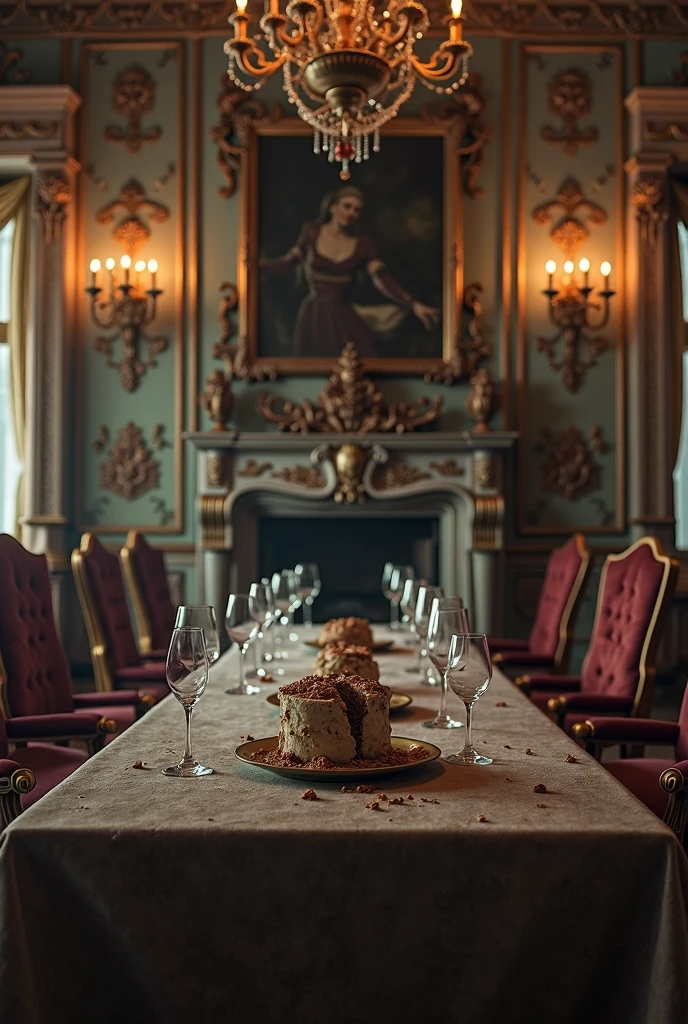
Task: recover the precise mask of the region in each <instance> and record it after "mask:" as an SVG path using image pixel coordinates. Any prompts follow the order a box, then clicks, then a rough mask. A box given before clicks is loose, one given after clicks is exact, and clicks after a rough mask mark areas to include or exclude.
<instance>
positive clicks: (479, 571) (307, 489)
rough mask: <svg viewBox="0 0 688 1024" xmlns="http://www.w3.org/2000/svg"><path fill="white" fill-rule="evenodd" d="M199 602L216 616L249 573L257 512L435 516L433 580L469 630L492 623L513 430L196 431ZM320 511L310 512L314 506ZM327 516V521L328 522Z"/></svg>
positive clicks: (494, 628)
mask: <svg viewBox="0 0 688 1024" xmlns="http://www.w3.org/2000/svg"><path fill="white" fill-rule="evenodd" d="M185 436H186V438H187V440H190V441H191V442H192V443H193V444H194V446H195V447H196V449H197V459H198V467H197V468H198V471H197V476H196V479H197V481H198V495H197V508H198V514H199V520H200V523H199V526H200V529H199V536H200V538H201V542H200V548H199V552H198V572H199V578H200V588H201V589H200V591H199V599H200V598H202V599H203V601H204V602H207V603H209V604H213V605H214V606H215V607H216V608H217V610H218V614H219V612H220V611H221V610H222V608H223V605H224V602H225V601H226V597H227V593H228V592H229V590H230V587H239V588H244V587H246V586H247V585H248V583H250V582H251V580H252V579H254V578H255V575H256V571H257V567H258V566H257V543H258V526H257V523H258V520H259V518H260V515H261V514H264V515H283V514H284V515H289V516H295V515H296V516H299V515H303V516H304V517H306V516H308V515H313V514H314V513H315V514H317V515H318V516H319V517H322V516H326V517H330V516H331V517H332V518H333V520H336V519H338V518H341V517H343V516H350V515H356V514H357V508H358V507H359V506H361V505H365V506H366V509H365V514H366V516H372V517H375V516H389V515H390V514H392V515H394V516H402V517H403V516H411V517H416V516H423V515H430V516H437V518H438V521H439V537H440V553H439V564H440V579H439V581H438V582H439V583H440V585H441V586H443V587H444V589H445V593H447V594H452V593H454V594H460V595H461V596H462V597H463V598H464V600H465V601H466V603H467V605H468V607H469V608H471V609H472V611H473V618H474V622H475V624H476V627H477V628H479V629H482V630H485V631H486V632H489V633H492V634H495V633H498V632H499V630H500V628H501V622H502V605H503V601H504V587H503V577H502V563H503V544H504V541H503V530H502V526H503V520H504V483H503V481H504V460H505V457H506V456H507V454H508V452H509V449H510V448H511V447H512V445H513V443H514V441H515V439H516V435H515V434H513V433H497V432H494V433H489V434H481V435H472V434H468V433H444V432H440V431H437V432H427V433H426V432H420V433H417V434H364V435H362V434H329V435H326V436H325V437H324V436H323V435H320V436H317V437H314V436H309V435H285V434H272V433H267V432H263V433H238V432H227V433H217V432H209V433H194V434H187V435H185ZM316 510H317V511H316ZM334 525H335V524H334V523H333V526H334Z"/></svg>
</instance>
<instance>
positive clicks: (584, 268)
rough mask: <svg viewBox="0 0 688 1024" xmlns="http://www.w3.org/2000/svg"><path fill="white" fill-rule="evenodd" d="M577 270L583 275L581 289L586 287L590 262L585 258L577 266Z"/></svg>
mask: <svg viewBox="0 0 688 1024" xmlns="http://www.w3.org/2000/svg"><path fill="white" fill-rule="evenodd" d="M578 269H579V270H580V272H581V274H582V275H583V287H584V288H587V287H588V274H589V273H590V260H586V259H585V257H583V259H582V260H581V261H580V263H579V264H578Z"/></svg>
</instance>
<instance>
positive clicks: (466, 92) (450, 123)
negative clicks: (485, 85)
mask: <svg viewBox="0 0 688 1024" xmlns="http://www.w3.org/2000/svg"><path fill="white" fill-rule="evenodd" d="M423 119H424V120H425V121H427V122H429V123H430V124H440V125H443V126H444V127H445V128H449V127H455V128H456V134H457V138H458V139H460V142H459V144H458V146H457V148H456V155H457V156H459V157H461V165H462V168H463V187H464V191H465V192H466V194H467V195H469V196H471V198H472V199H479V198H480V196H481V195H482V194H483V190H482V188H480V187H479V186H478V184H477V178H478V175H479V173H480V169H481V167H482V165H483V159H484V157H485V146H486V145H487V143H488V142H489V141H490V138H491V137H492V130H491V129H490V127H489V126H488V125H487V123H486V122H485V96H484V95H483V92H482V77H481V75H478V74H474V73H471V74H470V75H469V76H468V79H467V81H466V83H465V85H463V86H462V87H461V89H459V90H458V91H457V92H455V93H453V95H452V97H451V99H450V100H449V102H447V103H444V104H442V105H441V106H440V107H439V109H437V108H431V107H426V108H425V109H424V110H423Z"/></svg>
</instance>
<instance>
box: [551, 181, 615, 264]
mask: <svg viewBox="0 0 688 1024" xmlns="http://www.w3.org/2000/svg"><path fill="white" fill-rule="evenodd" d="M559 210H561V211H562V212H563V214H564V216H563V217H562V218H561V219H560V220H559V221H558V222H557V223H556V224H555V225H554V227H553V228H552V230H551V231H550V237H551V238H552V241H553V242H554V244H555V245H556V246H557V248H558V249H560V251H561V252H563V254H564V255H565V256H566V258H567V259H573V257H574V256H575V255H576V253H577V252H578V250H579V249H580V248H581V246H582V245H583V244H584V243H585V242H586V241H587V239H588V238H589V237H590V232H589V230H588V228H587V227H586V225H585V224H584V223H583V221H584V220H588V221H589V222H590V223H591V224H595V225H600V224H606V222H607V212H606V210H603V209H602V207H601V206H598V205H597V204H596V203H593V202H591V201H590V200H589V199H586V198H585V196H584V194H583V189H582V188H581V186H580V184H579V182H578V181H576V179H575V178H567V179H566V181H565V182H564V183H563V184H562V186H561V188H560V189H559V191H558V192H557V194H556V196H555V197H554V199H551V200H550V201H549V202H547V203H542V204H541V205H540V206H537V207H536V208H535V210H533V220H534V221H535V223H536V224H552V223H553V222H554V219H555V215H556V213H557V211H559Z"/></svg>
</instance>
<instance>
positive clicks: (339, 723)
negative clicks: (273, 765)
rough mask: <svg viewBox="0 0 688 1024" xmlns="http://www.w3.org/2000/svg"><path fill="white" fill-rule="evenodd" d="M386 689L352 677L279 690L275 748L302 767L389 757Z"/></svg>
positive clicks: (302, 681) (324, 679) (318, 678)
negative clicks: (312, 763)
mask: <svg viewBox="0 0 688 1024" xmlns="http://www.w3.org/2000/svg"><path fill="white" fill-rule="evenodd" d="M389 697H390V690H389V688H388V687H386V686H381V685H380V683H377V682H375V681H374V680H372V679H363V678H362V677H361V676H355V675H330V676H306V677H305V678H304V679H298V680H297V681H296V682H295V683H290V684H289V685H288V686H282V687H281V688H280V690H279V699H280V732H279V750H280V752H281V753H283V754H290V755H292V756H293V757H295V758H297V759H298V760H299V761H301V762H302V763H303V764H306V763H308V762H309V761H314V760H315V759H316V758H320V757H324V758H327V759H328V760H330V761H333V762H334V763H335V764H346V763H347V762H348V761H353V760H354V758H364V759H368V760H373V759H375V758H379V757H383V756H384V755H386V754H389V752H390V750H391V744H390V741H389V736H390V727H389Z"/></svg>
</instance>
